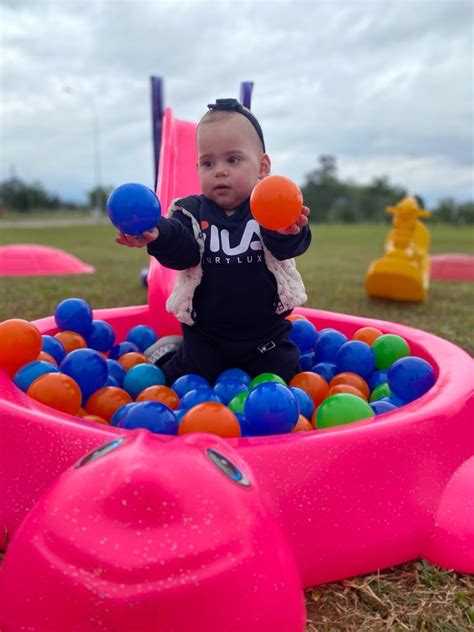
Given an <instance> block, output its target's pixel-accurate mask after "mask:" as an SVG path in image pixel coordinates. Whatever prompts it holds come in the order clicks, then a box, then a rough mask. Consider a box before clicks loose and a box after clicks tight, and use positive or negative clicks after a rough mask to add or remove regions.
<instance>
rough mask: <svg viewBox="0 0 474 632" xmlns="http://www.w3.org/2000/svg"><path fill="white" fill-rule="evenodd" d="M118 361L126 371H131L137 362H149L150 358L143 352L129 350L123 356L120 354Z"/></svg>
mask: <svg viewBox="0 0 474 632" xmlns="http://www.w3.org/2000/svg"><path fill="white" fill-rule="evenodd" d="M118 361H119V363H120V364H121V365H122V366H123V368H124V369H125V371H130V369H131V368H132V367H134V366H137V364H147V363H148V358H147V357H146V355H144V354H143V353H138V351H129V352H128V353H124V354H123V356H120V358H119V359H118Z"/></svg>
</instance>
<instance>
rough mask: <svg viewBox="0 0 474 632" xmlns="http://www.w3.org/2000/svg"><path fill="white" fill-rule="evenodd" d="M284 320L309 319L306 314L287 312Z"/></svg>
mask: <svg viewBox="0 0 474 632" xmlns="http://www.w3.org/2000/svg"><path fill="white" fill-rule="evenodd" d="M286 320H289V321H294V320H309V319H308V318H306V316H303V314H294V313H293V314H288V316H286Z"/></svg>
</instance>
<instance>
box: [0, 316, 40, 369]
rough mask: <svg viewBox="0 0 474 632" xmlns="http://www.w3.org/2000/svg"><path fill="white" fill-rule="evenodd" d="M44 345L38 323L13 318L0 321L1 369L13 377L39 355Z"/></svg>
mask: <svg viewBox="0 0 474 632" xmlns="http://www.w3.org/2000/svg"><path fill="white" fill-rule="evenodd" d="M41 347H42V339H41V333H40V332H39V330H38V328H37V327H36V325H33V323H30V322H28V321H27V320H22V319H20V318H12V319H10V320H5V321H3V322H2V323H0V369H4V370H5V371H6V372H7V373H8V375H9V376H10V377H12V376H13V375H14V374H15V373H16V372H17V371H18V369H19V368H20V367H21V366H23V365H24V364H26V363H27V362H32V361H33V360H35V359H36V358H37V357H38V354H39V352H40V351H41Z"/></svg>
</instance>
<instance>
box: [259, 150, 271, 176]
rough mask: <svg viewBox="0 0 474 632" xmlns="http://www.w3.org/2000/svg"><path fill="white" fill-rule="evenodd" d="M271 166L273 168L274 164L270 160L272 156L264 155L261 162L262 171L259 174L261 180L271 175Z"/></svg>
mask: <svg viewBox="0 0 474 632" xmlns="http://www.w3.org/2000/svg"><path fill="white" fill-rule="evenodd" d="M271 166H272V163H271V160H270V156H269V155H268V154H263V156H262V158H261V160H260V169H259V172H258V178H259V180H261V179H262V178H264V177H265V176H268V175H269V173H270V168H271Z"/></svg>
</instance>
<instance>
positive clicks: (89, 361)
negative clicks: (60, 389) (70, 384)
mask: <svg viewBox="0 0 474 632" xmlns="http://www.w3.org/2000/svg"><path fill="white" fill-rule="evenodd" d="M59 368H60V370H61V372H62V373H65V374H66V375H69V376H70V377H72V378H73V380H74V381H75V382H76V383H77V384H78V385H79V388H80V389H81V392H82V396H83V398H84V401H86V400H87V399H88V398H89V397H90V395H92V393H93V392H94V391H96V390H97V389H99V388H101V387H102V386H103V385H104V383H105V380H106V379H107V375H108V370H107V362H106V361H105V360H104V358H103V357H102V356H101V355H100V354H99V353H98V352H97V351H94V349H76V350H75V351H71V353H68V354H67V356H66V357H65V358H64V360H63V361H62V362H61V364H60V365H59Z"/></svg>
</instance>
